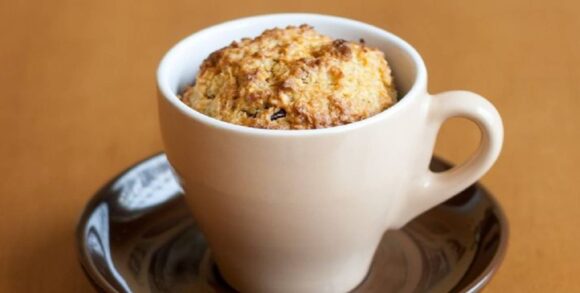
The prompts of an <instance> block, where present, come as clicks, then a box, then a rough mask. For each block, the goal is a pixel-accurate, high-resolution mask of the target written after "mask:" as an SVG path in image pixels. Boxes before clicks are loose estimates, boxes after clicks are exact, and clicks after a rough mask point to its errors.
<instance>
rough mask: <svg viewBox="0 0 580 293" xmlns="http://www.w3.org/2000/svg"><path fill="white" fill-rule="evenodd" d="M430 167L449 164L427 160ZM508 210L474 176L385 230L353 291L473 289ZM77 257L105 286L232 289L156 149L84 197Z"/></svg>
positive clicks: (493, 264)
mask: <svg viewBox="0 0 580 293" xmlns="http://www.w3.org/2000/svg"><path fill="white" fill-rule="evenodd" d="M432 168H433V169H434V170H444V169H447V168H448V165H447V164H445V163H443V162H442V161H441V160H438V159H434V160H433V162H432ZM507 240H508V225H507V219H506V217H505V215H504V214H503V212H502V210H501V208H500V206H499V204H498V203H497V202H496V201H495V200H494V199H493V197H492V196H491V194H489V192H487V191H486V190H485V189H484V188H483V187H482V186H481V185H479V184H474V185H472V186H471V187H469V188H468V189H466V190H465V191H463V192H462V193H460V194H458V195H456V196H455V197H453V198H452V199H450V200H449V201H447V202H445V203H443V204H440V205H439V206H437V207H435V208H433V209H431V210H430V211H428V212H426V213H425V214H423V215H421V216H419V217H418V218H416V219H415V220H413V221H412V222H411V223H409V224H407V225H406V226H405V227H403V228H402V229H400V230H396V231H389V232H387V233H385V235H384V237H383V240H382V242H381V244H380V246H379V249H378V251H377V253H376V256H375V260H374V263H373V266H372V268H371V271H370V273H369V275H368V276H367V278H366V279H365V281H364V282H363V283H362V284H360V285H359V287H357V288H356V289H355V291H354V292H381V293H383V292H477V291H479V290H480V289H481V288H483V286H485V284H487V282H489V280H490V278H491V277H492V276H493V274H494V273H495V271H496V270H497V268H498V267H499V265H500V263H501V261H502V258H503V255H504V254H505V250H506V246H507ZM77 241H78V249H79V253H80V261H81V264H82V266H83V268H84V270H85V272H86V274H87V276H88V277H89V278H90V280H91V281H92V282H93V284H94V285H95V287H96V288H97V289H98V290H100V291H105V292H234V291H233V289H231V288H230V287H229V286H228V285H227V284H226V283H225V282H224V281H223V279H222V278H221V277H220V275H219V272H218V270H217V268H216V266H215V264H214V263H213V261H212V259H211V255H210V252H209V250H208V248H207V245H206V242H205V240H204V237H203V235H202V234H201V232H200V231H199V230H198V228H197V227H196V225H195V221H194V219H193V218H192V216H191V214H190V213H189V211H188V209H187V207H186V205H185V202H184V200H183V193H182V190H181V188H180V186H179V184H178V183H177V181H176V179H175V177H174V176H173V173H172V170H171V167H170V166H169V164H168V162H167V159H166V157H165V155H164V154H158V155H155V156H153V157H151V158H148V159H146V160H144V161H142V162H140V163H138V164H137V165H135V166H133V167H131V168H129V169H128V170H127V171H125V172H123V173H122V174H121V175H120V176H118V177H116V178H115V179H113V180H112V181H111V182H109V183H108V184H107V185H106V186H104V187H103V188H102V189H101V190H100V191H99V192H98V193H97V194H96V195H95V196H94V197H93V199H92V200H91V201H90V202H89V204H88V205H87V207H86V209H85V211H84V213H83V215H82V217H81V220H80V222H79V224H78V227H77Z"/></svg>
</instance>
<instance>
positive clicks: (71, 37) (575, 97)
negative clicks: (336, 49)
mask: <svg viewBox="0 0 580 293" xmlns="http://www.w3.org/2000/svg"><path fill="white" fill-rule="evenodd" d="M241 2H242V1H235V0H227V1H222V0H217V1H204V2H199V3H195V2H194V1H191V0H190V1H151V0H142V1H118V0H99V1H83V2H82V3H81V1H73V0H53V1H34V2H33V1H27V2H25V1H8V0H4V1H0V66H1V68H0V93H1V94H0V154H1V156H2V157H1V158H0V180H1V181H0V292H86V291H89V292H90V291H91V287H90V285H89V283H88V281H87V280H86V279H85V277H84V276H83V274H82V271H81V269H80V267H79V265H78V263H77V259H76V250H75V242H74V237H73V231H74V228H75V224H76V221H77V220H78V217H79V215H80V212H81V210H82V208H83V206H84V204H85V203H86V201H87V200H88V199H89V198H90V196H91V195H92V193H93V192H94V191H95V190H96V189H97V188H98V187H99V186H100V185H101V184H102V183H104V182H105V181H106V180H107V179H109V178H110V177H111V176H113V175H115V174H116V173H117V172H119V171H120V170H122V169H123V168H125V167H127V166H128V165H130V164H132V163H134V162H136V161H138V160H140V159H142V158H144V157H145V156H148V155H150V154H152V153H155V152H157V151H159V150H161V149H162V145H161V141H160V135H159V129H158V126H157V116H156V115H157V113H156V102H155V79H154V72H155V69H156V66H157V64H158V61H159V60H160V58H161V56H162V54H163V53H164V52H165V51H166V50H167V49H168V48H169V47H170V46H172V45H173V44H174V43H175V42H176V41H178V40H179V39H180V38H182V37H184V36H186V35H188V34H190V33H192V32H194V31H196V30H198V29H200V28H203V27H205V26H208V25H211V24H214V23H217V22H221V21H225V20H229V19H232V18H237V17H241V16H247V15H253V14H262V13H271V12H283V11H308V12H318V13H326V14H335V15H340V16H345V17H349V18H355V19H359V20H363V21H365V22H369V23H371V24H375V25H377V26H380V27H383V28H385V29H387V30H390V31H392V32H394V33H396V34H398V35H400V36H401V37H403V38H404V39H406V40H408V41H409V42H410V43H411V44H413V45H414V46H415V47H416V48H417V49H418V50H419V52H421V53H422V55H423V57H424V58H425V62H426V63H427V67H428V68H429V82H430V91H431V92H434V93H436V92H440V91H443V90H447V89H469V90H473V91H475V92H478V93H480V94H482V95H484V96H486V97H488V98H489V99H490V100H491V101H492V102H493V103H494V104H495V105H496V106H497V108H498V109H499V111H500V113H501V114H502V116H503V119H504V123H505V130H506V131H505V134H506V138H505V146H504V150H503V153H502V155H501V157H500V159H499V161H498V162H497V164H496V165H495V167H494V168H493V169H492V171H491V172H490V173H489V174H488V175H487V176H486V177H485V178H483V182H484V183H485V184H486V185H487V186H488V187H489V189H491V190H492V191H493V192H494V193H496V194H497V196H498V198H499V199H500V201H501V203H502V204H503V206H504V208H505V210H506V212H507V214H508V216H509V219H510V221H511V229H512V234H511V239H510V246H509V250H508V253H507V256H506V259H505V262H504V265H503V266H502V268H501V269H500V271H499V273H498V274H497V276H496V277H495V278H494V279H493V281H492V282H491V284H490V285H489V286H488V287H487V288H488V291H489V292H572V291H578V290H580V282H579V281H578V278H579V274H580V253H579V251H578V249H579V248H580V245H579V242H580V236H579V235H580V234H579V233H578V227H579V226H580V217H579V214H580V210H578V209H579V208H580V191H579V190H578V187H577V186H576V184H577V183H578V181H579V180H580V171H579V169H578V166H579V165H580V151H579V149H580V96H579V93H580V53H579V52H580V4H579V3H580V2H578V1H574V0H571V1H553V2H548V1H545V3H544V2H540V1H524V0H514V1H500V0H488V1H463V0H456V1H413V2H411V1H403V0H399V1H384V0H373V1H351V2H349V3H342V2H340V1H336V0H333V1H330V0H324V1H312V0H294V1H279V2H276V1H272V0H267V1H247V2H244V3H243V4H242V3H241ZM282 2H285V3H282ZM478 138H479V136H478V132H477V131H476V128H475V127H474V126H473V125H471V124H470V123H465V121H452V122H451V123H449V124H447V125H446V126H445V127H444V130H443V133H442V135H441V136H440V141H439V143H438V147H437V153H438V154H440V155H442V156H443V157H446V158H448V159H449V160H451V161H453V162H456V163H457V162H460V161H461V160H462V159H464V158H465V157H467V156H468V155H469V153H470V152H471V151H472V150H473V149H474V148H475V146H476V144H477V141H478Z"/></svg>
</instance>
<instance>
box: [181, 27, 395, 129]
mask: <svg viewBox="0 0 580 293" xmlns="http://www.w3.org/2000/svg"><path fill="white" fill-rule="evenodd" d="M180 99H181V100H182V101H183V102H184V103H185V104H187V105H188V106H190V107H191V108H193V109H194V110H196V111H199V112H201V113H203V114H205V115H207V116H210V117H213V118H216V119H219V120H222V121H225V122H229V123H233V124H238V125H243V126H249V127H256V128H265V129H318V128H327V127H333V126H339V125H344V124H348V123H352V122H356V121H359V120H362V119H365V118H368V117H371V116H373V115H375V114H377V113H380V112H382V111H384V110H385V109H387V108H389V107H390V106H392V105H393V104H394V103H395V102H396V101H397V91H396V87H395V84H394V81H393V76H392V74H391V69H390V67H389V64H388V62H387V60H386V59H385V56H384V54H383V52H382V51H380V50H378V49H375V48H371V47H369V46H367V45H366V44H365V43H364V40H360V41H358V42H351V41H345V40H342V39H332V38H330V37H328V36H325V35H322V34H320V33H318V32H317V31H316V30H314V28H313V27H311V26H309V25H301V26H298V27H296V26H288V27H286V28H273V29H269V30H266V31H264V32H263V33H262V34H261V35H259V36H258V37H255V38H243V39H241V40H240V41H234V42H232V43H231V44H230V45H229V46H227V47H225V48H222V49H220V50H218V51H215V52H213V53H212V54H210V56H209V57H208V58H207V59H205V60H204V62H203V63H202V65H201V67H200V69H199V72H198V74H197V77H196V79H195V81H194V82H193V84H192V85H190V86H187V87H186V88H185V89H184V90H183V91H182V93H181V95H180Z"/></svg>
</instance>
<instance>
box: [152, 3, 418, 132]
mask: <svg viewBox="0 0 580 293" xmlns="http://www.w3.org/2000/svg"><path fill="white" fill-rule="evenodd" d="M273 18H297V19H301V18H303V19H304V18H318V19H319V20H322V21H325V22H340V23H342V24H345V25H348V26H354V27H357V28H359V29H361V30H366V31H372V32H374V33H377V34H379V35H381V36H382V37H383V38H385V39H387V40H388V41H389V42H390V43H393V44H395V45H397V46H398V47H399V48H401V49H402V50H403V51H405V52H406V53H407V54H408V55H409V56H410V57H411V60H412V61H413V65H414V66H415V72H416V75H415V79H414V81H413V83H412V85H411V87H410V89H409V90H408V91H407V93H406V94H405V95H404V98H402V99H400V100H399V101H397V102H396V103H395V104H394V105H392V106H391V107H389V108H387V109H385V110H383V111H381V112H380V113H378V114H375V115H373V116H371V117H367V118H365V119H362V120H359V121H355V122H352V123H348V124H344V125H339V126H332V127H327V128H319V129H263V128H254V127H249V126H244V125H238V124H234V123H230V122H225V121H222V120H219V119H216V118H213V117H210V116H207V115H205V114H203V113H201V112H199V111H197V110H195V109H193V108H191V107H189V106H187V105H186V104H185V103H183V102H182V101H181V100H180V99H179V98H178V97H177V93H175V92H174V91H173V90H171V86H170V85H169V84H170V82H169V78H168V77H167V75H168V71H169V70H171V64H172V63H173V62H172V61H173V60H172V59H174V58H172V57H173V55H175V54H177V51H179V50H180V49H181V48H182V47H184V46H186V45H187V44H189V43H191V42H195V41H196V39H197V38H198V37H199V36H203V35H205V34H211V33H212V31H219V30H222V29H226V28H228V27H231V26H238V25H240V24H243V23H247V22H261V21H268V20H271V19H273ZM156 77H157V88H158V91H159V92H160V93H161V94H162V95H163V98H164V99H165V100H167V102H169V103H170V104H171V105H172V106H173V107H175V108H176V109H177V110H178V111H179V112H180V113H181V114H183V115H185V116H188V117H189V118H191V119H194V120H196V121H197V122H199V123H202V124H204V125H206V126H210V127H213V128H218V129H221V130H226V131H232V132H237V133H243V134H249V135H259V136H310V135H324V134H336V133H342V132H348V131H351V130H355V129H359V128H362V127H365V126H367V125H371V124H374V123H377V122H379V121H382V120H385V119H388V117H389V116H392V115H394V114H395V112H398V111H401V110H402V109H403V108H406V107H410V104H411V103H412V100H413V99H417V98H418V96H419V94H420V91H421V90H422V85H426V83H427V69H426V67H425V63H424V62H423V59H422V58H421V56H420V55H419V53H418V52H417V50H416V49H415V48H413V46H411V45H410V44H409V43H407V42H406V41H405V40H403V39H401V38H400V37H398V36H397V35H395V34H393V33H391V32H388V31H386V30H384V29H381V28H379V27H376V26H374V25H371V24H367V23H364V22H361V21H358V20H353V19H349V18H344V17H339V16H332V15H324V14H315V13H274V14H262V15H256V16H249V17H243V18H237V19H233V20H229V21H225V22H222V23H218V24H215V25H212V26H209V27H206V28H204V29H202V30H199V31H197V32H194V33H193V34H191V35H189V36H187V37H185V38H183V39H181V40H180V41H179V42H178V43H177V44H175V45H174V46H173V47H171V49H169V51H167V52H166V53H165V55H164V56H163V58H162V59H161V62H160V63H159V66H158V68H157V75H156Z"/></svg>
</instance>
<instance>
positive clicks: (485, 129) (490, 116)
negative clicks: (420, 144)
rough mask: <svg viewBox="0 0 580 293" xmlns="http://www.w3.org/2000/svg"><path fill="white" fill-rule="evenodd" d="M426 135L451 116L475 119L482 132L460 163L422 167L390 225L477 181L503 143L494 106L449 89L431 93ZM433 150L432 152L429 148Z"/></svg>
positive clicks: (399, 223)
mask: <svg viewBox="0 0 580 293" xmlns="http://www.w3.org/2000/svg"><path fill="white" fill-rule="evenodd" d="M428 112H429V113H428V118H427V133H426V137H431V138H432V139H433V146H434V145H435V143H434V141H435V139H436V138H437V134H438V133H439V130H440V129H441V126H442V125H443V123H444V122H445V121H446V120H447V119H449V118H452V117H465V118H467V119H469V120H471V121H473V122H475V123H476V124H477V125H478V126H479V129H480V131H481V133H482V137H481V141H480V144H479V147H478V148H477V150H476V151H475V153H474V154H473V155H471V157H470V158H469V159H468V160H467V161H466V162H464V163H463V164H461V165H458V166H456V167H453V168H452V169H450V170H447V171H444V172H439V173H435V172H432V171H431V170H430V169H429V166H428V164H427V166H424V168H425V169H424V170H420V172H419V173H418V174H417V176H416V177H415V178H414V179H413V182H414V183H412V184H413V186H414V188H411V190H410V192H409V194H408V196H407V197H406V201H405V202H404V203H403V206H402V207H401V210H400V212H399V217H398V218H399V219H398V221H396V222H395V223H394V225H393V228H399V227H402V226H403V225H405V224H406V223H407V222H409V221H410V220H412V219H413V218H415V217H416V216H418V215H419V214H421V213H423V212H425V211H427V210H428V209H430V208H432V207H434V206H436V205H438V204H440V203H442V202H444V201H445V200H447V199H449V198H450V197H452V196H453V195H456V194H458V193H459V192H461V191H463V190H464V189H465V188H467V187H469V186H470V185H471V184H473V183H474V182H475V181H477V180H478V179H479V178H481V176H483V174H485V172H487V171H488V170H489V168H491V166H492V165H493V163H494V162H495V160H496V159H497V157H498V156H499V153H500V150H501V147H502V143H503V124H502V120H501V117H500V116H499V113H498V112H497V110H496V109H495V107H494V106H493V105H492V104H491V103H490V102H489V101H487V100H486V99H485V98H483V97H482V96H480V95H478V94H475V93H472V92H468V91H449V92H443V93H440V94H437V95H432V96H430V105H429V111H428ZM431 152H432V151H431Z"/></svg>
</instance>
